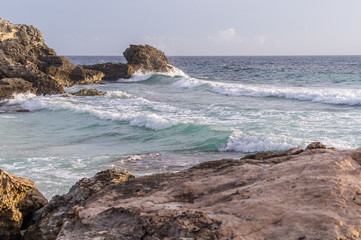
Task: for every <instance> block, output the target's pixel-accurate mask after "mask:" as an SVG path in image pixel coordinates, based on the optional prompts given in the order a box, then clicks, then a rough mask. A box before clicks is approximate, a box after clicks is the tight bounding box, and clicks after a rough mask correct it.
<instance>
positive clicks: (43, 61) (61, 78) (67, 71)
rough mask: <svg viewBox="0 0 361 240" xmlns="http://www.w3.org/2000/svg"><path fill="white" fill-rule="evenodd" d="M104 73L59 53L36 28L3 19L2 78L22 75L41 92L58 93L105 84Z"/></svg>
mask: <svg viewBox="0 0 361 240" xmlns="http://www.w3.org/2000/svg"><path fill="white" fill-rule="evenodd" d="M103 75H104V74H103V73H101V72H97V71H90V70H85V69H82V68H80V67H77V66H75V65H74V64H72V63H71V62H69V61H68V59H67V58H66V57H61V56H57V55H56V53H55V51H54V50H53V49H51V48H49V47H48V46H47V45H46V44H45V42H44V39H43V37H42V33H41V32H40V31H39V30H38V29H36V28H35V27H33V26H27V25H24V24H12V23H10V22H8V21H5V20H4V19H2V18H0V79H1V78H22V79H24V80H25V81H27V82H30V83H31V84H32V85H33V86H32V91H34V92H36V93H37V94H54V93H55V94H56V93H64V90H63V86H72V85H74V84H98V83H101V78H102V76H103ZM10 95H11V94H10Z"/></svg>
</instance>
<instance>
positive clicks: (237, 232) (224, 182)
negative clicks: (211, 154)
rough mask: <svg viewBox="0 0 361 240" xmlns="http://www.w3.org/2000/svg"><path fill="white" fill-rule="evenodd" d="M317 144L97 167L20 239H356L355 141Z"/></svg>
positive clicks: (360, 179) (358, 178)
mask: <svg viewBox="0 0 361 240" xmlns="http://www.w3.org/2000/svg"><path fill="white" fill-rule="evenodd" d="M323 146H324V145H322V144H320V143H312V144H311V145H310V147H308V148H307V149H306V150H303V149H301V148H295V149H291V150H289V151H285V152H278V153H271V152H265V153H258V154H254V155H250V156H247V157H245V158H242V159H224V160H219V161H212V162H205V163H201V164H199V165H197V166H194V167H192V168H190V169H188V170H185V171H182V172H178V173H166V174H156V175H150V176H144V177H140V178H135V179H133V178H132V177H129V175H128V173H122V172H120V173H119V171H118V170H116V171H115V172H116V174H118V176H121V178H122V179H121V180H116V181H115V182H112V179H113V177H112V176H113V175H112V174H113V173H112V171H110V172H106V174H103V173H101V175H102V176H104V177H102V179H103V180H102V181H97V180H96V179H97V178H98V177H97V176H95V177H94V178H92V179H83V180H81V181H80V182H78V183H77V184H76V185H75V186H74V187H73V188H72V189H71V190H70V192H69V193H68V194H65V195H63V196H60V197H59V196H56V197H54V198H53V199H52V200H51V202H50V203H49V204H48V205H47V206H45V207H44V208H43V209H41V210H39V211H38V212H37V217H36V222H35V224H34V225H32V226H30V228H29V229H28V230H27V232H26V234H25V239H62V240H65V239H360V238H361V222H360V214H361V207H360V206H361V166H360V164H361V148H359V149H357V150H348V151H338V150H336V149H326V148H324V147H323ZM123 176H124V178H123ZM108 178H109V180H108ZM117 179H118V178H117ZM128 179H129V180H128ZM123 180H128V181H125V182H124V181H123ZM93 182H98V183H97V184H96V186H97V187H96V188H95V189H94V188H93V187H92V183H93Z"/></svg>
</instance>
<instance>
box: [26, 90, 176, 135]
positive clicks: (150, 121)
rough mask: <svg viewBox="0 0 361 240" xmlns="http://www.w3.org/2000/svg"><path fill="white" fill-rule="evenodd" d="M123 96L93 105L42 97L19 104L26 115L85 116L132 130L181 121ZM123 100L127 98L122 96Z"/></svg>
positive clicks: (173, 114)
mask: <svg viewBox="0 0 361 240" xmlns="http://www.w3.org/2000/svg"><path fill="white" fill-rule="evenodd" d="M112 94H113V95H112ZM123 94H124V93H123V92H120V91H116V92H113V93H110V97H109V98H98V99H97V100H96V101H97V102H96V104H94V99H92V98H89V99H80V98H64V97H59V96H57V97H55V96H45V97H37V98H33V99H29V100H27V101H25V102H23V103H22V104H21V106H22V107H23V108H25V109H28V110H29V111H36V110H41V109H49V110H55V111H56V110H69V111H72V112H76V113H88V114H90V115H92V116H95V117H97V118H99V119H104V120H112V121H128V122H129V124H130V125H132V126H137V127H146V128H150V129H153V130H162V129H166V128H170V127H172V126H173V125H176V124H178V123H179V122H180V121H181V120H180V119H179V117H178V115H177V111H175V112H172V111H174V109H173V110H172V109H171V108H168V107H167V106H158V105H159V103H155V102H151V101H148V100H146V99H143V98H122V96H123ZM114 95H115V97H114ZM112 96H113V97H112ZM126 97H129V96H128V95H126ZM144 107H145V108H148V109H154V108H161V109H162V110H163V111H164V112H159V114H155V113H152V112H149V110H144ZM150 111H151V110H150Z"/></svg>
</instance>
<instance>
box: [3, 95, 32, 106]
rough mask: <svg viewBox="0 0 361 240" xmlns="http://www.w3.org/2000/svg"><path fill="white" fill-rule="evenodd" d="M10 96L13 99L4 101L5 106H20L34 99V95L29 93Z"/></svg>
mask: <svg viewBox="0 0 361 240" xmlns="http://www.w3.org/2000/svg"><path fill="white" fill-rule="evenodd" d="M12 96H13V98H11V99H8V100H5V101H4V102H5V104H6V105H17V104H22V103H23V102H25V101H27V100H29V99H32V98H35V97H36V95H35V94H32V93H29V92H28V93H18V94H13V95H12Z"/></svg>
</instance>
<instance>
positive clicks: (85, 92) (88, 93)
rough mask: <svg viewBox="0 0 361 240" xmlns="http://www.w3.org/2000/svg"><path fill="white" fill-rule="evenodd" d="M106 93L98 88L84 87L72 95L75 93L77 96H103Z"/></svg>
mask: <svg viewBox="0 0 361 240" xmlns="http://www.w3.org/2000/svg"><path fill="white" fill-rule="evenodd" d="M104 94H105V92H102V91H98V90H96V89H82V90H79V91H77V92H75V93H73V94H72V95H75V96H101V95H104Z"/></svg>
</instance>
